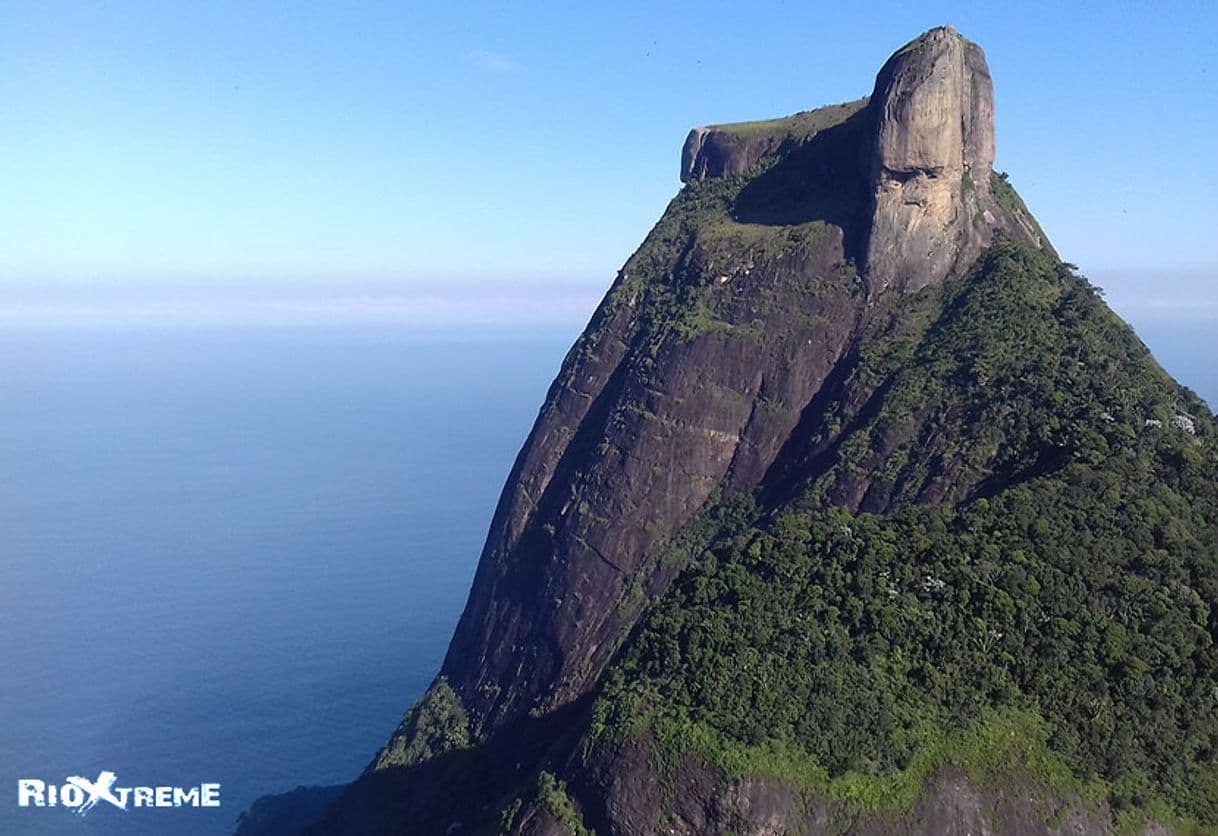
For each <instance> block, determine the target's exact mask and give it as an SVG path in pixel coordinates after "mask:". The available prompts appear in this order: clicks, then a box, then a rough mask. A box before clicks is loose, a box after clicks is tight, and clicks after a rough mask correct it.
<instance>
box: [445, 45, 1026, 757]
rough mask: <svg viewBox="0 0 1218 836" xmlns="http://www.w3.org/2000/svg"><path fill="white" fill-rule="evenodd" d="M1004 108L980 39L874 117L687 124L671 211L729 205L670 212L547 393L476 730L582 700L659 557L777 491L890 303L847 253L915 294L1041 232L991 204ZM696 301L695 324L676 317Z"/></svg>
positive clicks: (464, 626) (500, 581) (522, 459)
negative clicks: (694, 523) (709, 201)
mask: <svg viewBox="0 0 1218 836" xmlns="http://www.w3.org/2000/svg"><path fill="white" fill-rule="evenodd" d="M992 98H993V97H992V91H991V85H990V78H989V73H988V71H987V70H986V66H985V59H984V56H983V55H982V53H981V50H980V48H978V47H977V46H975V45H973V44H970V43H968V42H966V41H964V40H963V39H962V38H961V37H960V36H959V35H957V34H956V33H955V31H954V30H952V29H950V28H944V29H935V30H932V31H931V32H928V33H927V34H926V35H924V36H922V37H921V38H919V39H918V40H916V41H914V42H913V43H911V44H910V45H908V46H906V47H905V48H904V49H902V50H901V51H900V52H898V53H897V54H896V55H894V56H893V57H892V58H891V59H890V60H889V61H888V63H887V64H886V65H885V66H884V69H883V70H882V71H881V72H880V75H879V78H878V80H877V82H876V88H875V94H874V95H873V96H872V98H871V101H870V104H866V101H865V100H860V101H858V102H854V103H851V104H846V105H837V106H832V107H828V108H823V109H821V110H817V111H812V112H808V113H803V114H799V115H797V116H794V117H789V118H786V119H777V120H771V121H768V122H757V123H742V124H737V125H725V126H715V127H708V128H699V129H696V130H694V131H693V132H692V133H691V134H690V136H689V139H688V140H687V141H686V143H685V148H684V150H683V153H682V171H681V175H682V179H683V180H685V181H687V182H689V183H691V184H692V186H691V190H690V191H688V192H686V193H683V195H682V196H681V197H678V198H677V200H676V201H674V204H673V206H672V207H670V210H669V214H670V215H672V214H674V213H675V212H677V211H679V210H687V211H686V214H691V215H692V214H694V213H695V210H693V209H692V208H688V209H687V207H686V206H685V205H684V204H686V203H693V202H695V201H696V200H697V199H698V196H699V194H701V193H709V192H711V191H713V190H714V189H719V190H720V191H721V192H722V199H725V200H728V201H730V203H731V206H730V208H729V211H728V213H727V214H726V216H724V217H723V218H722V219H721V221H715V220H714V218H713V213H707V214H708V216H707V218H705V219H703V218H702V217H698V218H689V219H686V220H684V222H683V223H684V227H683V228H681V227H682V224H681V223H677V224H674V227H676V228H674V229H672V230H667V229H665V228H664V222H663V221H662V222H661V226H660V227H657V231H656V232H653V233H652V235H651V236H650V237H649V238H648V240H647V241H646V242H645V243H644V245H643V247H642V248H641V249H640V250H639V252H638V253H636V254H635V255H634V256H633V257H632V258H631V259H630V261H628V262H627V264H626V266H625V268H624V269H623V271H622V273H621V274H620V275H619V277H618V280H617V282H616V283H615V285H614V287H613V288H612V289H611V290H610V291H609V294H608V295H607V297H606V299H605V302H604V303H603V304H602V305H601V307H600V308H599V309H598V311H597V312H596V314H595V315H594V317H593V319H592V322H591V324H590V325H589V327H588V330H587V331H586V332H585V334H584V335H583V336H582V337H581V338H580V342H579V343H578V344H577V345H576V347H575V348H574V349H573V350H572V352H571V354H570V355H569V356H568V358H567V360H566V362H565V363H564V365H563V369H562V372H561V373H560V375H559V378H558V380H556V381H555V383H554V385H553V387H552V388H551V390H550V393H549V395H548V396H547V398H546V403H545V406H544V407H543V408H542V410H541V415H540V417H539V418H538V420H537V424H536V426H535V427H534V428H533V431H532V433H531V434H530V436H529V439H528V441H527V442H526V444H525V446H524V449H523V450H522V451H521V453H520V456H519V458H518V460H517V462H516V465H515V467H514V468H513V471H512V473H511V475H510V477H509V478H508V483H507V486H506V487H505V489H504V492H503V496H502V498H501V500H500V503H499V507H498V509H497V511H496V513H495V518H494V521H493V522H492V524H491V530H490V534H489V536H488V538H487V543H486V547H485V550H484V552H483V555H482V559H481V562H480V564H479V567H478V571H477V575H476V577H475V580H474V584H473V589H472V591H471V593H470V598H469V603H468V605H467V607H466V610H465V612H464V614H463V615H462V617H461V621H460V624H459V626H458V628H457V632H456V635H455V636H454V638H453V641H452V644H451V646H450V649H449V652H448V655H447V658H446V659H445V662H444V666H443V670H442V674H443V675H444V676H445V677H447V679H448V681H449V682H450V683H451V684H452V687H453V688H454V689H455V690H456V692H457V694H458V695H459V697H460V699H461V701H462V703H463V705H464V706H465V708H466V710H467V711H468V712H469V717H470V724H471V730H472V732H473V734H474V736H475V737H478V736H480V735H484V734H485V733H487V732H488V731H490V730H492V729H493V728H495V727H496V726H497V725H498V724H500V723H502V722H504V721H507V720H510V719H512V718H516V717H520V716H521V715H523V714H527V713H528V712H534V713H536V712H545V711H550V710H553V709H554V708H557V707H559V706H561V705H563V704H565V703H567V702H569V701H571V700H573V699H575V698H577V697H579V696H580V695H582V694H584V693H586V692H587V690H588V688H589V686H590V684H591V683H592V682H594V681H595V679H596V677H597V676H598V675H599V673H600V671H601V670H602V668H603V667H604V665H605V663H606V661H607V660H608V658H609V656H610V654H612V652H613V651H614V650H615V648H616V647H617V645H618V643H619V642H620V641H621V639H622V638H624V636H625V635H626V634H627V633H628V632H629V630H630V628H631V626H632V625H633V623H634V619H635V618H637V616H638V614H639V613H640V612H641V609H642V604H643V603H644V602H645V601H646V600H648V599H651V598H654V597H656V596H658V595H660V594H662V593H663V591H664V589H665V586H666V584H667V582H668V580H669V579H670V578H671V577H672V575H673V573H674V571H675V569H677V568H679V567H661V566H660V562H661V561H660V558H661V554H662V551H663V549H664V546H665V544H666V543H668V542H669V541H670V540H671V539H672V538H673V537H674V536H675V535H676V534H677V533H678V532H679V531H680V529H681V528H682V526H684V525H685V523H687V522H688V521H689V520H690V519H691V518H692V517H693V515H694V514H695V513H696V512H697V511H698V509H699V508H701V507H702V505H703V504H704V503H705V502H706V501H707V499H708V498H709V497H711V495H712V494H713V493H715V492H720V493H722V492H724V491H727V492H729V493H730V492H734V491H740V490H751V489H753V488H756V487H757V486H758V485H759V484H760V483H761V481H762V480H763V478H764V477H765V476H766V474H767V472H769V471H770V470H771V467H772V466H773V465H774V463H775V459H776V458H777V456H778V454H779V452H780V450H781V449H782V448H783V446H784V444H787V443H789V441H790V439H791V437H792V433H793V432H794V431H795V430H796V426H797V423H798V421H799V419H800V416H801V414H802V413H803V411H804V410H806V409H808V408H809V406H810V405H811V404H813V403H814V402H815V401H816V400H817V398H818V396H821V397H823V395H824V392H825V387H826V381H828V379H829V377H830V375H831V374H832V373H833V371H834V369H835V367H837V366H838V364H839V362H840V361H841V360H842V359H843V357H845V356H846V355H847V353H848V351H849V348H850V345H851V340H852V339H853V337H854V335H855V333H856V329H857V328H858V327H859V326H860V325H861V324H862V323H863V320H864V318H866V317H867V316H874V315H875V313H876V310H875V309H872V310H870V311H868V309H867V306H866V304H865V300H864V299H863V297H862V295H861V294H860V292H859V291H860V282H859V280H858V278H857V277H856V276H855V274H854V270H853V268H852V267H851V264H852V261H854V260H861V261H862V263H863V276H862V279H863V281H864V283H865V286H866V288H867V289H868V291H869V295H870V296H872V297H875V296H877V295H882V294H884V293H886V292H888V293H892V292H896V293H903V292H913V291H916V290H918V289H920V288H922V287H925V286H927V285H934V284H938V283H940V282H942V281H943V279H944V278H945V277H946V276H947V275H948V274H949V273H950V272H951V271H952V270H953V269H954V268H961V269H962V268H964V267H967V266H968V265H969V264H970V263H971V261H972V260H973V259H974V258H975V257H976V255H977V253H978V252H979V251H980V248H981V247H982V246H983V245H984V244H986V243H988V242H989V240H990V238H991V237H992V235H993V233H994V231H995V230H996V229H1007V230H1010V231H1012V232H1013V233H1014V234H1016V235H1019V236H1022V237H1025V238H1026V237H1028V236H1027V234H1026V233H1025V232H1024V230H1023V229H1022V228H1021V227H1020V226H1019V225H1018V224H1017V223H1016V222H1015V221H1014V220H1013V219H1012V218H1010V217H1009V216H1008V215H1007V214H1006V213H1004V212H1003V211H1002V210H1001V209H1000V207H999V206H998V205H997V202H996V201H995V200H994V199H993V197H992V196H991V187H990V167H991V164H992V161H993V156H994V138H993V105H992ZM860 156H861V157H862V158H863V159H864V160H865V161H866V162H865V164H864V165H863V166H861V167H860V165H859V162H858V160H859V159H860ZM759 171H760V173H758V172H759ZM746 172H750V173H753V174H756V175H757V176H756V177H755V178H754V179H752V180H750V181H747V182H744V178H741V177H740V176H739V175H742V174H744V173H746ZM974 175H975V176H974ZM716 181H717V182H718V185H715V186H712V185H711V184H712V183H713V182H716ZM722 181H730V182H727V183H724V182H722ZM698 186H702V188H694V187H698ZM666 217H668V216H666ZM673 236H675V238H676V240H673ZM779 238H781V239H782V240H781V241H779ZM864 241H865V242H866V243H865V244H864V243H863V242H864ZM1034 243H1037V244H1039V243H1040V242H1039V241H1035V242H1034ZM784 248H785V249H784ZM809 288H816V291H815V292H813V293H809V292H808V290H809ZM674 297H684V298H685V299H687V300H688V302H687V303H684V304H682V305H680V306H678V307H679V308H682V310H678V309H677V308H674V307H673V306H672V305H671V302H672V300H673V298H674ZM695 297H697V298H695ZM688 307H694V308H695V312H700V313H701V314H702V315H704V316H705V318H706V320H707V321H706V322H704V323H699V324H698V326H699V327H700V329H701V330H702V333H694V334H690V333H688V331H686V330H680V329H677V330H674V329H673V328H672V327H671V326H672V324H673V323H672V320H673V319H680V318H682V317H684V316H686V315H687V314H688V313H689V311H688V310H687V308H688Z"/></svg>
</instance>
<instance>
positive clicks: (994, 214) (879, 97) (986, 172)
mask: <svg viewBox="0 0 1218 836" xmlns="http://www.w3.org/2000/svg"><path fill="white" fill-rule="evenodd" d="M870 108H871V116H872V120H873V126H874V128H873V130H874V145H873V146H872V148H871V153H870V155H869V158H868V162H869V166H868V167H869V172H868V173H869V176H870V179H871V187H872V200H873V209H872V226H871V233H870V235H869V238H868V243H867V251H866V257H865V260H866V274H867V278H868V285H869V287H870V289H871V291H872V293H880V292H884V291H886V290H890V289H895V290H898V291H916V290H919V289H921V288H923V287H925V286H927V285H930V284H937V283H938V282H941V281H942V280H943V279H944V278H945V277H946V276H947V275H948V274H949V273H951V272H953V270H960V269H963V268H966V267H968V266H969V265H970V264H971V263H972V262H973V260H974V259H975V258H976V257H977V254H978V253H979V252H980V251H981V249H982V248H983V247H984V246H985V245H986V244H988V243H989V242H990V239H991V237H992V235H993V231H994V229H995V228H996V227H997V226H1005V224H1000V223H999V218H1000V216H1001V213H1000V212H999V211H997V207H996V205H995V203H994V199H993V197H992V196H991V194H990V171H991V168H992V167H993V164H994V91H993V84H992V82H991V81H990V72H989V68H988V67H987V66H986V63H985V55H984V53H982V51H981V48H980V47H979V46H977V45H976V44H974V43H971V42H969V41H966V40H965V39H964V38H962V37H961V36H960V35H958V34H957V33H956V31H955V30H954V29H952V28H951V27H950V26H947V27H942V28H939V29H932V30H931V31H930V32H927V33H926V34H925V35H923V36H922V37H920V38H918V39H917V40H916V41H913V42H912V43H910V44H908V45H907V46H905V47H904V48H903V49H901V50H900V51H898V52H897V53H896V54H895V55H893V56H892V58H890V59H888V62H887V63H886V64H885V65H884V68H883V69H882V70H880V74H879V76H878V77H877V78H876V83H875V92H874V93H873V94H872V97H871V105H870Z"/></svg>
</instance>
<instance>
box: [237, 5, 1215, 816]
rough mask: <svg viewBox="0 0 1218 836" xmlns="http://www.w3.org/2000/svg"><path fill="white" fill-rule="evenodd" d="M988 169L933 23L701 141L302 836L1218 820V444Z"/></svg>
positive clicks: (988, 133)
mask: <svg viewBox="0 0 1218 836" xmlns="http://www.w3.org/2000/svg"><path fill="white" fill-rule="evenodd" d="M993 161H994V129H993V91H992V83H991V79H990V75H989V71H988V68H987V66H986V62H985V57H984V54H983V53H982V50H981V49H980V48H979V47H978V46H977V45H976V44H973V43H971V42H969V41H967V40H966V39H964V38H963V37H961V36H960V35H959V34H958V33H956V32H955V30H953V29H952V28H951V27H943V28H937V29H933V30H931V31H929V32H927V33H925V34H924V35H922V36H921V37H919V38H917V39H916V40H914V41H913V42H911V43H909V44H908V45H906V46H905V47H903V48H902V49H900V50H899V51H898V52H896V53H895V54H894V55H893V56H892V57H891V58H890V59H889V60H888V62H887V63H886V64H885V65H884V67H883V68H882V69H881V70H880V72H879V75H878V76H877V78H876V82H875V86H874V89H873V92H872V94H871V95H870V96H869V97H868V98H865V99H860V100H858V101H854V102H850V103H847V104H841V105H833V106H830V107H825V108H821V109H819V110H813V111H809V112H805V113H800V114H796V115H795V116H791V117H787V118H783V119H775V120H770V121H765V122H752V123H741V124H731V125H715V126H709V127H704V128H698V129H695V130H694V131H692V132H691V133H690V135H689V137H688V139H687V140H686V143H685V147H684V149H683V152H682V162H681V179H682V181H683V182H684V184H685V185H684V187H683V188H682V190H681V191H680V193H679V194H678V195H677V196H676V197H675V198H674V199H673V201H672V202H671V203H670V204H669V206H668V208H667V210H666V211H665V213H664V215H663V217H662V218H661V219H660V221H659V223H657V225H656V226H655V228H654V229H653V230H652V231H651V233H650V234H649V235H648V236H647V238H646V240H645V241H644V242H643V244H642V246H641V247H640V248H639V249H638V251H637V252H635V253H634V255H632V256H631V257H630V259H629V260H628V261H627V262H626V264H625V266H624V267H623V268H622V270H621V272H620V273H619V274H618V276H617V279H616V280H615V281H614V283H613V286H612V287H611V288H610V290H609V292H608V293H607V295H606V296H605V299H604V300H603V302H602V303H601V305H600V306H599V308H598V309H597V311H596V313H595V314H594V315H593V317H592V320H591V322H590V323H589V325H588V327H587V329H586V330H585V331H584V333H583V334H582V336H581V337H580V338H579V340H578V341H577V342H576V344H575V346H574V347H573V348H572V349H571V351H570V353H569V354H568V356H567V358H566V360H565V361H564V363H563V366H562V369H561V371H560V373H559V375H558V378H557V379H556V380H555V381H554V383H553V385H552V386H551V388H550V391H549V393H548V395H547V397H546V401H545V404H544V405H543V406H542V408H541V412H540V414H539V416H538V419H537V422H536V424H535V426H534V428H533V430H532V432H531V434H530V436H529V438H528V440H527V441H526V443H525V446H524V448H523V450H522V451H521V452H520V455H519V457H518V458H517V460H516V463H515V466H514V467H513V469H512V472H511V474H510V475H509V477H508V481H507V485H506V486H505V488H504V491H503V494H502V498H501V500H500V502H499V505H498V508H497V510H496V512H495V516H494V519H493V521H492V523H491V527H490V533H489V535H488V537H487V541H486V546H485V549H484V551H483V554H482V558H481V561H480V563H479V566H478V569H477V573H476V575H475V578H474V581H473V587H472V589H471V592H470V596H469V601H468V603H467V606H466V608H465V611H464V613H463V615H462V616H461V619H460V623H459V624H458V626H457V630H456V633H455V635H454V636H453V639H452V643H451V645H450V648H449V651H448V654H447V657H446V659H445V661H444V663H443V666H442V669H441V671H440V673H439V676H438V677H437V678H436V680H435V683H434V684H433V685H432V687H431V688H430V690H429V691H428V692H427V694H426V695H425V696H424V697H423V698H422V699H421V700H420V701H419V702H418V703H417V704H416V705H415V706H413V707H412V708H411V709H410V710H409V711H408V712H407V714H406V716H405V718H404V720H403V722H402V724H401V726H400V727H399V729H398V730H397V731H396V733H395V734H394V735H393V736H392V738H391V739H390V740H389V742H388V743H387V745H386V746H385V747H384V749H382V750H381V752H379V753H378V755H377V756H376V758H375V759H374V761H373V763H372V764H371V765H370V766H369V768H368V770H367V771H366V772H365V774H364V775H363V776H362V777H361V778H360V779H359V780H358V781H356V782H355V783H354V784H353V785H351V786H350V787H349V788H347V789H346V790H345V791H344V792H343V793H342V795H341V796H340V797H339V798H338V799H337V801H335V802H334V804H333V805H332V806H330V807H329V809H328V811H327V812H326V813H325V815H324V816H323V817H322V819H321V820H320V821H319V822H317V823H315V824H314V825H313V827H312V830H311V832H313V833H325V834H352V833H354V834H361V833H419V834H430V833H470V834H473V833H494V832H503V833H513V834H547V836H548V835H549V834H555V835H557V834H568V835H569V836H578V835H579V834H586V833H590V832H593V831H595V832H596V833H599V834H602V836H604V834H650V833H660V832H663V833H674V834H718V833H747V834H779V833H839V832H852V833H896V832H899V833H926V834H930V833H941V832H959V833H966V832H979V833H1003V834H1006V833H1011V834H1013V833H1067V832H1069V833H1108V832H1116V831H1118V830H1120V829H1122V828H1124V829H1143V830H1146V831H1147V832H1168V831H1170V830H1172V829H1175V830H1178V831H1180V832H1190V829H1202V830H1204V829H1205V828H1214V827H1215V826H1218V651H1216V650H1215V646H1214V638H1215V634H1216V633H1218V538H1216V529H1215V523H1216V521H1218V457H1216V455H1215V439H1216V435H1215V432H1216V429H1218V428H1216V426H1215V419H1214V415H1213V414H1212V413H1211V412H1210V410H1209V408H1208V407H1207V406H1206V405H1205V404H1204V403H1202V402H1201V401H1200V399H1198V398H1197V397H1196V396H1195V395H1193V394H1192V393H1191V392H1189V391H1188V390H1187V389H1184V388H1183V387H1181V386H1179V385H1178V384H1177V383H1176V382H1175V381H1173V380H1172V379H1171V378H1170V377H1169V376H1168V375H1167V374H1166V373H1165V372H1164V371H1163V370H1162V369H1161V368H1160V367H1159V366H1158V364H1157V363H1156V362H1155V361H1154V359H1153V358H1152V357H1151V356H1150V354H1149V352H1148V351H1147V349H1146V348H1145V346H1144V345H1143V344H1142V343H1141V342H1140V341H1139V340H1138V338H1137V337H1136V336H1135V335H1134V333H1133V332H1132V331H1131V330H1130V329H1129V327H1128V326H1127V325H1125V324H1124V323H1123V322H1122V321H1121V320H1120V319H1119V318H1118V317H1116V316H1115V315H1114V314H1113V313H1112V312H1111V311H1110V310H1109V309H1108V308H1107V306H1106V305H1105V304H1104V302H1103V300H1102V297H1101V294H1100V292H1099V291H1098V289H1097V288H1095V287H1093V286H1092V285H1091V284H1090V283H1089V282H1087V280H1086V279H1085V278H1083V277H1081V276H1079V275H1078V274H1077V272H1076V270H1075V268H1073V267H1072V266H1071V265H1069V264H1066V263H1063V262H1062V261H1061V260H1060V259H1059V257H1058V256H1057V254H1056V253H1055V252H1054V250H1053V249H1052V247H1051V246H1050V245H1049V243H1048V241H1047V239H1046V237H1045V235H1044V233H1043V232H1042V230H1041V229H1040V227H1039V225H1038V224H1037V223H1036V221H1035V219H1034V218H1033V217H1032V215H1031V214H1030V213H1029V212H1028V211H1027V209H1026V208H1025V206H1024V204H1023V202H1022V201H1021V200H1020V198H1019V196H1018V195H1017V194H1016V192H1015V191H1014V189H1013V188H1012V186H1011V185H1010V183H1009V182H1008V179H1007V177H1006V175H1005V174H996V173H995V172H994V171H993ZM255 824H256V822H251V821H247V822H246V827H245V828H244V829H243V832H245V833H253V832H257V829H256V827H255V826H254V825H255Z"/></svg>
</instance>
